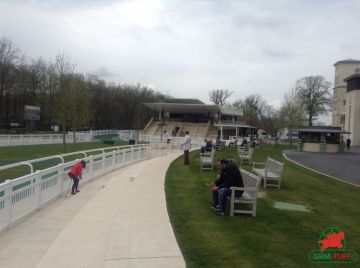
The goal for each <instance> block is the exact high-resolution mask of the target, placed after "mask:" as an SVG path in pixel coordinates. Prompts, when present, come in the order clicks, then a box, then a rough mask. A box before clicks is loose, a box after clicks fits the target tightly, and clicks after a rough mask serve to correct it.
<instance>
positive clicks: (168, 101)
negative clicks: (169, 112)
mask: <svg viewBox="0 0 360 268" xmlns="http://www.w3.org/2000/svg"><path fill="white" fill-rule="evenodd" d="M165 102H166V103H188V104H204V103H203V102H202V101H200V100H198V99H176V98H169V99H166V100H165Z"/></svg>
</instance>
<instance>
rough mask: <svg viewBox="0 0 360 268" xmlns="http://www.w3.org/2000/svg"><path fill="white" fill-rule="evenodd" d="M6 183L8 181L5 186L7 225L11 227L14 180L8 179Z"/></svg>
mask: <svg viewBox="0 0 360 268" xmlns="http://www.w3.org/2000/svg"><path fill="white" fill-rule="evenodd" d="M5 183H6V185H5V187H4V191H5V192H4V195H5V202H4V209H5V226H6V227H9V225H10V224H11V205H12V182H11V180H6V181H5Z"/></svg>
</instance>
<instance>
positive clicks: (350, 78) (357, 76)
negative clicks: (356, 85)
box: [344, 73, 360, 82]
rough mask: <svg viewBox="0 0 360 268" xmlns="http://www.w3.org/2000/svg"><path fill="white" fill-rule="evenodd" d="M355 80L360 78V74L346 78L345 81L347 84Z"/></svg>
mask: <svg viewBox="0 0 360 268" xmlns="http://www.w3.org/2000/svg"><path fill="white" fill-rule="evenodd" d="M354 78H360V73H354V74H352V75H350V76H349V77H346V78H345V79H344V82H347V81H349V80H352V79H354Z"/></svg>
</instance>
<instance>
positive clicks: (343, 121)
mask: <svg viewBox="0 0 360 268" xmlns="http://www.w3.org/2000/svg"><path fill="white" fill-rule="evenodd" d="M340 124H345V115H344V114H343V115H342V116H341V117H340Z"/></svg>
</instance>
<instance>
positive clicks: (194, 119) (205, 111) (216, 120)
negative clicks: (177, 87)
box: [144, 99, 255, 139]
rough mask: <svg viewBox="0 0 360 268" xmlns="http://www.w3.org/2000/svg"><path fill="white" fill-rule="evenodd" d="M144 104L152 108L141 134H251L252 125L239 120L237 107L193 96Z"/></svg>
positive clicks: (252, 131)
mask: <svg viewBox="0 0 360 268" xmlns="http://www.w3.org/2000/svg"><path fill="white" fill-rule="evenodd" d="M144 105H145V106H147V107H148V108H150V109H151V110H152V111H153V116H152V118H151V119H150V121H149V122H148V123H147V125H146V126H145V128H144V133H146V134H149V135H151V136H160V135H161V133H163V132H164V131H167V132H168V133H169V134H170V135H171V136H173V137H181V136H183V135H184V133H185V131H189V132H190V135H191V136H192V137H198V138H206V137H209V138H213V139H215V138H216V137H217V136H220V138H221V139H229V137H231V136H235V137H245V136H248V135H251V134H253V133H255V127H252V126H249V125H247V124H245V123H244V122H242V121H241V120H242V116H243V113H242V111H241V110H234V109H229V108H222V107H219V106H218V105H211V104H210V105H209V104H204V103H202V102H201V101H199V100H196V99H195V100H194V99H171V100H168V101H167V102H163V103H144Z"/></svg>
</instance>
